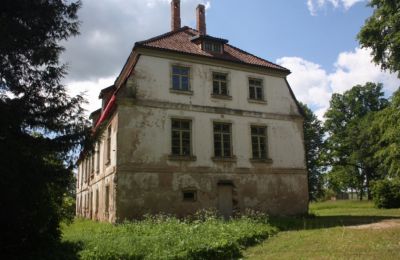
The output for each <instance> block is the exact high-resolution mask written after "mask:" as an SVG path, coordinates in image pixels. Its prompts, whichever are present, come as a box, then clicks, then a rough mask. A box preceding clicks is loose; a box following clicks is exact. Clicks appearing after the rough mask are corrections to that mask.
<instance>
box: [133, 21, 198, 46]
mask: <svg viewBox="0 0 400 260" xmlns="http://www.w3.org/2000/svg"><path fill="white" fill-rule="evenodd" d="M187 29H192V28H190V27H189V26H186V25H185V26H183V27H181V28H179V29H178V30H176V31H169V32H166V33H163V34H160V35H158V36H155V37H152V38H150V39H147V40H144V41H138V42H136V43H135V45H142V44H146V43H149V42H152V41H156V40H160V39H162V38H166V37H169V36H171V35H174V34H176V33H179V32H182V31H186V30H187ZM192 30H193V29H192Z"/></svg>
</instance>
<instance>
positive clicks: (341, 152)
mask: <svg viewBox="0 0 400 260" xmlns="http://www.w3.org/2000/svg"><path fill="white" fill-rule="evenodd" d="M387 105H388V100H387V99H386V98H384V97H383V92H382V84H374V83H366V84H365V85H364V86H360V85H357V86H354V87H353V88H352V89H350V90H348V91H346V92H344V93H343V94H334V95H333V96H332V98H331V101H330V107H329V109H328V110H327V112H326V113H325V118H326V121H325V125H324V127H325V129H326V131H327V134H328V138H327V141H326V150H325V155H326V159H327V164H329V165H331V166H332V167H333V168H332V170H331V173H330V174H331V175H332V174H333V175H337V176H331V179H332V178H334V179H337V178H338V176H339V177H340V176H343V172H347V173H348V174H349V175H353V177H348V178H346V179H345V180H343V181H342V182H341V183H342V184H346V183H347V185H348V188H356V189H358V191H359V192H360V197H362V196H363V192H364V190H365V189H366V190H367V192H368V198H370V192H369V191H370V189H369V188H370V185H369V183H370V181H371V180H374V179H377V178H379V176H380V174H382V173H381V172H380V171H379V169H380V168H379V165H380V163H381V162H380V161H379V160H376V159H375V157H374V155H375V152H376V145H375V144H376V143H377V140H378V138H379V136H376V135H374V134H373V132H372V131H373V129H371V128H370V125H371V122H372V121H373V120H374V113H375V112H376V111H381V110H382V109H384V108H385V107H386V106H387ZM336 183H338V182H337V181H336ZM345 188H346V185H342V189H345Z"/></svg>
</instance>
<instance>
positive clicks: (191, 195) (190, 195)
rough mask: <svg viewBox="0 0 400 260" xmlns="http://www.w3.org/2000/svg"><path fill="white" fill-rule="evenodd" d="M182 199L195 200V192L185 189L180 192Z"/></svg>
mask: <svg viewBox="0 0 400 260" xmlns="http://www.w3.org/2000/svg"><path fill="white" fill-rule="evenodd" d="M182 195H183V196H182V197H183V201H196V200H197V192H196V191H194V190H185V191H183V192H182Z"/></svg>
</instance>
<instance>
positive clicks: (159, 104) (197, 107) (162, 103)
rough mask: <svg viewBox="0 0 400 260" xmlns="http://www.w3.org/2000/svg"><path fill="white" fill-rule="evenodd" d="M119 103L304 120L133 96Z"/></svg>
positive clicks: (118, 100) (280, 115)
mask: <svg viewBox="0 0 400 260" xmlns="http://www.w3.org/2000/svg"><path fill="white" fill-rule="evenodd" d="M117 104H118V105H122V106H142V107H152V108H160V109H173V110H184V111H192V112H202V113H212V114H225V115H232V116H243V117H254V118H263V119H273V120H286V121H293V120H303V117H302V116H301V115H282V114H275V113H265V112H258V111H250V110H241V109H232V108H226V107H213V106H201V105H192V104H182V103H174V102H165V101H158V100H138V99H133V98H118V99H117Z"/></svg>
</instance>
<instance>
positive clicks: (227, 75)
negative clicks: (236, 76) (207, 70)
mask: <svg viewBox="0 0 400 260" xmlns="http://www.w3.org/2000/svg"><path fill="white" fill-rule="evenodd" d="M216 75H220V76H225V80H221V79H215V78H214V77H215V76H216ZM211 77H212V78H211V83H212V84H211V88H212V89H211V95H212V96H213V97H230V89H229V73H227V72H220V71H212V74H211ZM215 81H216V82H218V92H217V93H216V92H214V82H215ZM223 82H224V83H225V85H226V86H225V88H226V94H223V93H222V91H221V88H222V86H221V83H223Z"/></svg>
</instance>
